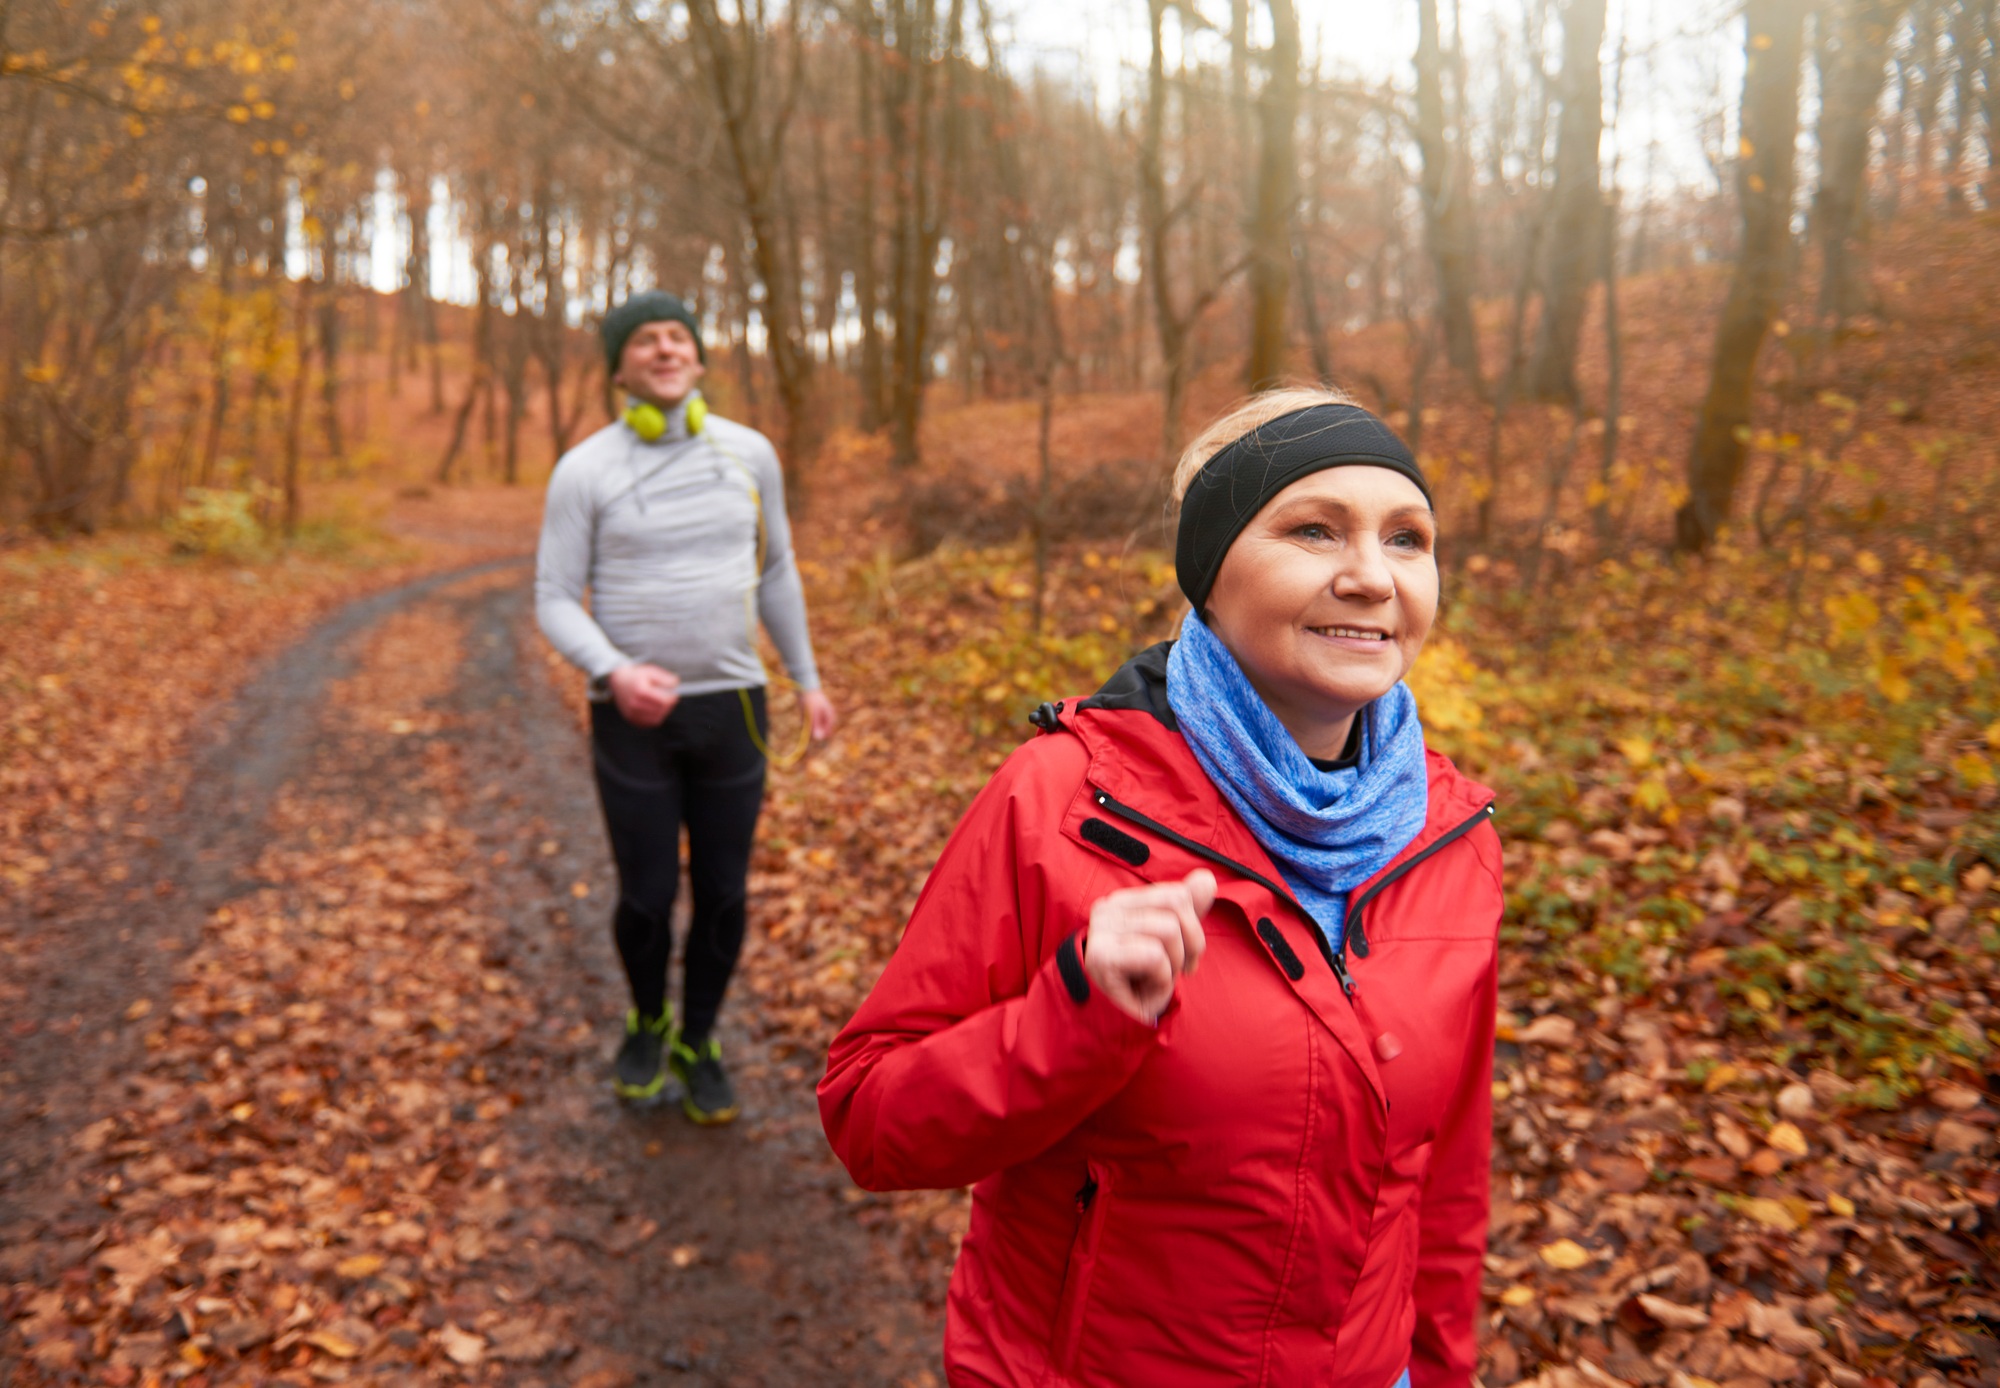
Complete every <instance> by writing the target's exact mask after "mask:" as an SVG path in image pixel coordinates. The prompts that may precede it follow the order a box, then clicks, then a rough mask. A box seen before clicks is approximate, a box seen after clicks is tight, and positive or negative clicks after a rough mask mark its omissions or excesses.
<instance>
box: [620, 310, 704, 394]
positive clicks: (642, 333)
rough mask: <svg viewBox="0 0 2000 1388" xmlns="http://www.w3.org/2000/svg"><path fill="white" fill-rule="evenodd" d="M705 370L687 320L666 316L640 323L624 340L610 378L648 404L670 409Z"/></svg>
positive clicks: (693, 385) (689, 389) (693, 386)
mask: <svg viewBox="0 0 2000 1388" xmlns="http://www.w3.org/2000/svg"><path fill="white" fill-rule="evenodd" d="M707 372H708V368H707V367H705V366H703V365H702V364H701V352H700V350H699V349H698V348H697V347H696V346H695V341H694V334H693V333H691V332H689V331H688V330H687V325H686V324H684V323H678V322H674V321H672V320H668V321H666V322H661V323H646V324H642V325H641V326H640V328H639V330H638V331H637V332H635V333H633V334H632V336H631V337H629V338H627V339H626V340H625V350H624V352H623V353H621V354H620V355H619V358H618V371H617V374H615V375H614V376H613V377H612V378H611V379H612V380H614V381H616V382H617V383H618V384H619V385H620V386H621V387H623V388H624V389H625V390H626V391H627V392H628V393H629V394H632V395H635V396H637V397H638V398H639V399H641V400H644V401H645V402H646V403H647V404H649V405H658V406H659V407H660V408H661V409H663V410H671V409H673V408H674V407H675V406H676V405H678V404H680V403H681V401H683V400H685V399H687V396H688V392H689V391H691V390H693V389H694V388H695V383H696V382H698V381H699V380H701V378H702V377H703V376H704V375H706V374H707Z"/></svg>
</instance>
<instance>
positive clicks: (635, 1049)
mask: <svg viewBox="0 0 2000 1388" xmlns="http://www.w3.org/2000/svg"><path fill="white" fill-rule="evenodd" d="M672 1026H673V1009H672V1008H668V1009H667V1010H666V1011H663V1012H662V1013H660V1015H659V1016H657V1017H641V1016H640V1015H639V1011H638V1009H637V1008H633V1009H632V1010H630V1011H628V1012H627V1013H626V1014H625V1044H624V1045H622V1046H620V1047H619V1048H618V1059H617V1060H615V1061H613V1062H612V1064H611V1087H612V1088H613V1089H614V1090H616V1091H617V1092H618V1097H619V1098H621V1099H653V1098H657V1097H659V1093H660V1091H661V1090H662V1089H664V1088H666V1085H667V1067H666V1066H665V1065H664V1064H663V1063H662V1062H663V1060H664V1059H665V1055H664V1052H665V1050H666V1045H667V1032H668V1031H669V1030H671V1029H672Z"/></svg>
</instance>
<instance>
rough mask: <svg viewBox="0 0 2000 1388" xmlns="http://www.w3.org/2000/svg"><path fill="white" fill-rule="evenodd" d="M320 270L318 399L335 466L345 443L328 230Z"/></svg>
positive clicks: (337, 292) (337, 320)
mask: <svg viewBox="0 0 2000 1388" xmlns="http://www.w3.org/2000/svg"><path fill="white" fill-rule="evenodd" d="M320 255H321V257H322V262H323V268H322V271H321V275H322V284H321V287H322V292H321V293H320V294H318V295H317V296H316V297H317V298H318V300H319V400H320V429H321V431H322V432H323V433H324V434H325V435H326V449H327V453H328V455H329V456H331V457H332V459H333V461H334V464H335V466H336V467H337V466H339V465H340V464H341V461H342V460H343V459H344V458H346V457H347V444H346V441H345V440H344V439H343V438H342V437H341V430H340V285H339V282H338V281H337V280H335V278H334V273H333V232H332V230H331V229H330V228H329V229H328V231H327V232H326V239H325V240H323V241H322V242H321V243H320Z"/></svg>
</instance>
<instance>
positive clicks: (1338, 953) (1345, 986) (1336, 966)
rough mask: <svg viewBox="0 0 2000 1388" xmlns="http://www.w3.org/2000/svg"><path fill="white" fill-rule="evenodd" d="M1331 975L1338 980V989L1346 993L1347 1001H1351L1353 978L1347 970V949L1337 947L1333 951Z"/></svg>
mask: <svg viewBox="0 0 2000 1388" xmlns="http://www.w3.org/2000/svg"><path fill="white" fill-rule="evenodd" d="M1333 976H1334V977H1335V978H1337V979H1339V980H1340V991H1341V992H1343V993H1345V994H1347V1000H1348V1001H1349V1002H1353V1001H1354V978H1353V976H1352V975H1350V974H1349V973H1348V972H1347V951H1346V950H1345V949H1337V950H1335V951H1334V952H1333Z"/></svg>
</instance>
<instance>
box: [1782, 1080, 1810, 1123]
mask: <svg viewBox="0 0 2000 1388" xmlns="http://www.w3.org/2000/svg"><path fill="white" fill-rule="evenodd" d="M1776 1107H1777V1110H1778V1113H1779V1114H1780V1116H1782V1117H1785V1118H1790V1119H1793V1120H1795V1121H1796V1120H1798V1119H1801V1118H1805V1117H1808V1116H1809V1115H1810V1114H1811V1113H1812V1111H1813V1092H1812V1086H1811V1085H1809V1084H1788V1085H1786V1086H1785V1087H1784V1088H1783V1089H1780V1090H1779V1091H1778V1098H1777V1103H1776Z"/></svg>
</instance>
